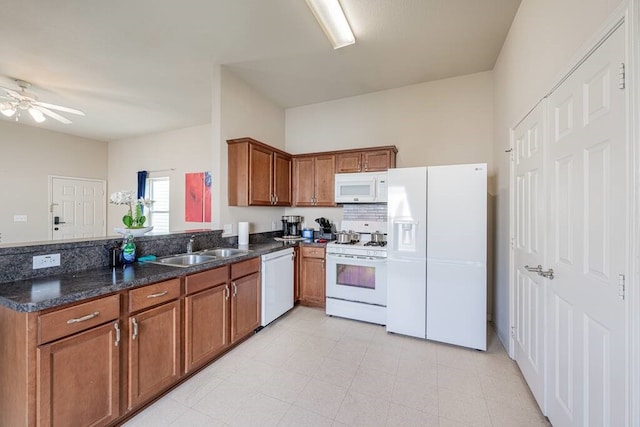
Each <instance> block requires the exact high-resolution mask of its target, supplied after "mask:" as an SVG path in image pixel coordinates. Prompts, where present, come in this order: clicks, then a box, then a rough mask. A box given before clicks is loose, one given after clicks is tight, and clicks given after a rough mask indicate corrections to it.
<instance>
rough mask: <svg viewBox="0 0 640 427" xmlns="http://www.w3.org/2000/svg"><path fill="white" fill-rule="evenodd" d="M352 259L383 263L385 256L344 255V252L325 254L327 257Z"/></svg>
mask: <svg viewBox="0 0 640 427" xmlns="http://www.w3.org/2000/svg"><path fill="white" fill-rule="evenodd" d="M330 258H331V259H336V260H339V259H354V260H360V261H367V262H375V263H380V264H381V263H385V262H387V259H386V258H382V257H368V256H359V255H344V254H327V259H330Z"/></svg>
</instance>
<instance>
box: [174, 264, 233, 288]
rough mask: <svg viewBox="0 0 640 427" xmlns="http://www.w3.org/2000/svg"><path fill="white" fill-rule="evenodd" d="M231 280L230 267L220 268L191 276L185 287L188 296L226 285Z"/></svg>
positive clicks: (188, 277) (186, 280)
mask: <svg viewBox="0 0 640 427" xmlns="http://www.w3.org/2000/svg"><path fill="white" fill-rule="evenodd" d="M228 278H229V267H228V266H226V265H225V266H224V267H218V268H214V269H213V270H208V271H203V272H202V273H196V274H191V275H189V276H187V278H186V279H185V283H184V287H185V293H186V294H187V295H189V294H194V293H196V292H200V291H202V290H204V289H207V288H212V287H214V286H215V285H220V284H222V283H226V281H227V279H228Z"/></svg>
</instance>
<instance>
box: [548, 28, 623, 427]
mask: <svg viewBox="0 0 640 427" xmlns="http://www.w3.org/2000/svg"><path fill="white" fill-rule="evenodd" d="M624 62H625V27H624V25H623V26H622V27H620V28H618V29H617V30H616V31H615V32H614V33H613V34H612V35H611V36H610V37H609V38H608V39H607V40H606V41H605V42H604V43H603V44H602V45H601V46H600V47H599V48H598V49H597V50H596V51H595V52H594V53H593V54H592V55H591V56H590V57H589V58H587V60H586V61H585V62H584V63H583V64H582V65H581V66H580V67H579V68H578V69H577V70H575V72H573V73H572V74H571V75H570V76H569V77H568V79H567V80H565V81H564V82H563V83H562V85H561V86H560V87H559V88H558V89H557V90H556V91H554V92H553V93H552V94H551V95H550V97H549V110H548V111H549V115H550V117H549V124H550V125H549V131H550V133H549V135H548V142H549V143H548V146H547V149H546V151H547V155H548V166H549V174H548V176H549V179H550V181H549V186H548V190H549V199H548V200H549V204H550V206H549V219H550V222H549V226H548V227H547V242H548V248H549V252H548V262H549V263H548V265H547V266H546V267H551V268H553V270H554V272H555V279H554V280H548V281H547V283H548V285H547V307H548V316H549V321H548V325H549V337H548V340H547V345H548V355H549V359H548V373H549V377H548V387H549V389H548V414H547V415H548V417H549V419H550V421H551V422H552V424H553V425H554V426H622V425H625V414H626V408H625V402H627V398H626V393H625V381H626V362H625V355H626V354H627V351H626V348H625V335H626V332H625V312H626V310H627V307H626V304H625V302H624V301H623V299H622V298H621V297H620V296H619V288H618V282H619V277H621V276H620V275H625V274H626V271H627V258H626V257H627V255H626V254H627V248H628V241H627V239H628V224H627V222H628V220H629V218H628V216H627V213H628V208H629V207H628V202H627V185H628V170H629V168H628V155H629V153H628V147H627V138H626V114H627V108H626V106H627V104H626V102H627V101H626V91H625V90H623V89H621V88H620V87H619V75H618V74H619V70H620V64H621V63H624Z"/></svg>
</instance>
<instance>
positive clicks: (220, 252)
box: [201, 248, 249, 258]
mask: <svg viewBox="0 0 640 427" xmlns="http://www.w3.org/2000/svg"><path fill="white" fill-rule="evenodd" d="M248 252H249V250H248V249H235V248H219V249H206V250H204V251H202V252H201V253H202V254H206V255H213V256H216V257H220V258H226V257H230V256H236V255H244V254H246V253H248Z"/></svg>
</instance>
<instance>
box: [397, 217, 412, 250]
mask: <svg viewBox="0 0 640 427" xmlns="http://www.w3.org/2000/svg"><path fill="white" fill-rule="evenodd" d="M393 228H394V230H393V231H394V234H395V235H396V236H397V238H396V239H395V243H396V247H395V248H394V249H395V250H397V251H406V252H415V251H416V244H417V236H418V221H411V220H395V221H394V222H393Z"/></svg>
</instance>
